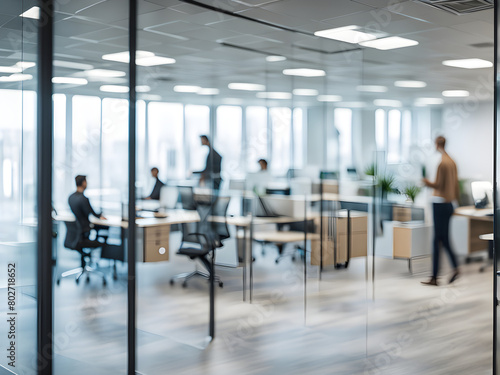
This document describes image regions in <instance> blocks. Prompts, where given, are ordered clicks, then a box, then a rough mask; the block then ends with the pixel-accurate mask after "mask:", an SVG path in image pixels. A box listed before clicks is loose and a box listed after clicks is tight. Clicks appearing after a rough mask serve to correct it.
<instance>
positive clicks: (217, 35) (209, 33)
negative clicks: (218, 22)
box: [182, 27, 241, 41]
mask: <svg viewBox="0 0 500 375" xmlns="http://www.w3.org/2000/svg"><path fill="white" fill-rule="evenodd" d="M182 35H183V36H184V37H186V38H189V39H198V40H210V41H217V40H220V39H224V38H231V37H234V36H237V35H241V34H239V33H235V32H228V31H227V30H218V29H215V28H213V27H200V28H199V29H196V30H192V31H187V32H185V33H183V34H182Z"/></svg>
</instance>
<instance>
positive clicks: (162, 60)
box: [136, 56, 175, 66]
mask: <svg viewBox="0 0 500 375" xmlns="http://www.w3.org/2000/svg"><path fill="white" fill-rule="evenodd" d="M136 64H137V65H140V66H157V65H167V64H175V59H171V58H170V57H161V56H150V57H141V58H140V59H139V58H138V59H136Z"/></svg>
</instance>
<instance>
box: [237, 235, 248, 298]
mask: <svg viewBox="0 0 500 375" xmlns="http://www.w3.org/2000/svg"><path fill="white" fill-rule="evenodd" d="M241 228H242V227H236V237H238V232H239V231H240V229H241ZM242 258H243V259H242V261H243V280H242V282H243V302H245V301H246V300H247V263H248V259H247V258H248V257H247V228H245V227H243V257H242ZM238 261H239V260H238Z"/></svg>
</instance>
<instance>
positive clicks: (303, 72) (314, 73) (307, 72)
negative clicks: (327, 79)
mask: <svg viewBox="0 0 500 375" xmlns="http://www.w3.org/2000/svg"><path fill="white" fill-rule="evenodd" d="M283 74H284V75H286V76H299V77H324V76H325V75H326V72H325V71H324V70H320V69H309V68H298V69H285V70H283Z"/></svg>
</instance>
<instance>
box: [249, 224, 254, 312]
mask: <svg viewBox="0 0 500 375" xmlns="http://www.w3.org/2000/svg"><path fill="white" fill-rule="evenodd" d="M249 248H250V256H249V258H250V303H252V299H253V224H252V223H250V244H249Z"/></svg>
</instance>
